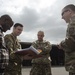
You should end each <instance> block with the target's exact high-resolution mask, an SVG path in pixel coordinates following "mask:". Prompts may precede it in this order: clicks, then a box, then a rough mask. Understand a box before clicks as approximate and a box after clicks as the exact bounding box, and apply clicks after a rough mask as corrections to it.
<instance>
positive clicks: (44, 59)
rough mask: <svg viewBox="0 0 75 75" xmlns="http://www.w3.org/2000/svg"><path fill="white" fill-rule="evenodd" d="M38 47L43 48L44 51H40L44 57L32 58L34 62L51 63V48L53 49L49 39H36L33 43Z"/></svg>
mask: <svg viewBox="0 0 75 75" xmlns="http://www.w3.org/2000/svg"><path fill="white" fill-rule="evenodd" d="M32 45H33V46H34V47H35V48H36V49H41V50H42V52H41V53H40V54H41V55H42V57H40V58H36V59H33V60H32V63H37V64H49V63H50V50H51V47H52V46H51V44H50V42H48V41H45V40H44V41H42V42H40V41H38V40H36V41H35V42H33V44H32Z"/></svg>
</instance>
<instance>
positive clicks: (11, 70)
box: [4, 23, 23, 75]
mask: <svg viewBox="0 0 75 75" xmlns="http://www.w3.org/2000/svg"><path fill="white" fill-rule="evenodd" d="M22 30H23V25H22V24H20V23H16V24H15V25H14V27H13V32H12V33H11V34H7V35H6V36H5V42H6V46H7V48H8V50H9V64H8V66H7V67H6V69H5V73H4V75H21V62H22V60H21V56H19V55H18V54H15V53H14V52H15V51H16V50H18V49H20V48H21V45H20V43H19V42H18V39H17V36H19V35H20V34H21V32H22Z"/></svg>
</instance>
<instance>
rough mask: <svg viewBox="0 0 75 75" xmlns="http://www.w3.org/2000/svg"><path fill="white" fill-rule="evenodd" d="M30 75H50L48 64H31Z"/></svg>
mask: <svg viewBox="0 0 75 75" xmlns="http://www.w3.org/2000/svg"><path fill="white" fill-rule="evenodd" d="M30 75H52V73H51V65H50V64H32V68H31V71H30Z"/></svg>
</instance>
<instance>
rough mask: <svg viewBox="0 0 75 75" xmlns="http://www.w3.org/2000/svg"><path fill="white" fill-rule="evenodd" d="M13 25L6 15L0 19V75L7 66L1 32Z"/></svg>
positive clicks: (7, 56) (7, 55)
mask: <svg viewBox="0 0 75 75" xmlns="http://www.w3.org/2000/svg"><path fill="white" fill-rule="evenodd" d="M12 25H13V21H12V19H11V17H10V16H9V15H7V14H5V15H2V16H1V17H0V75H3V74H4V69H5V67H6V65H8V61H9V54H8V50H7V48H6V46H5V41H4V36H3V32H6V31H7V30H9V29H10V28H11V27H12Z"/></svg>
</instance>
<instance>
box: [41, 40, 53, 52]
mask: <svg viewBox="0 0 75 75" xmlns="http://www.w3.org/2000/svg"><path fill="white" fill-rule="evenodd" d="M51 49H52V45H51V43H50V42H48V41H47V42H46V46H43V49H42V51H43V52H44V53H49V52H50V50H51Z"/></svg>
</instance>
